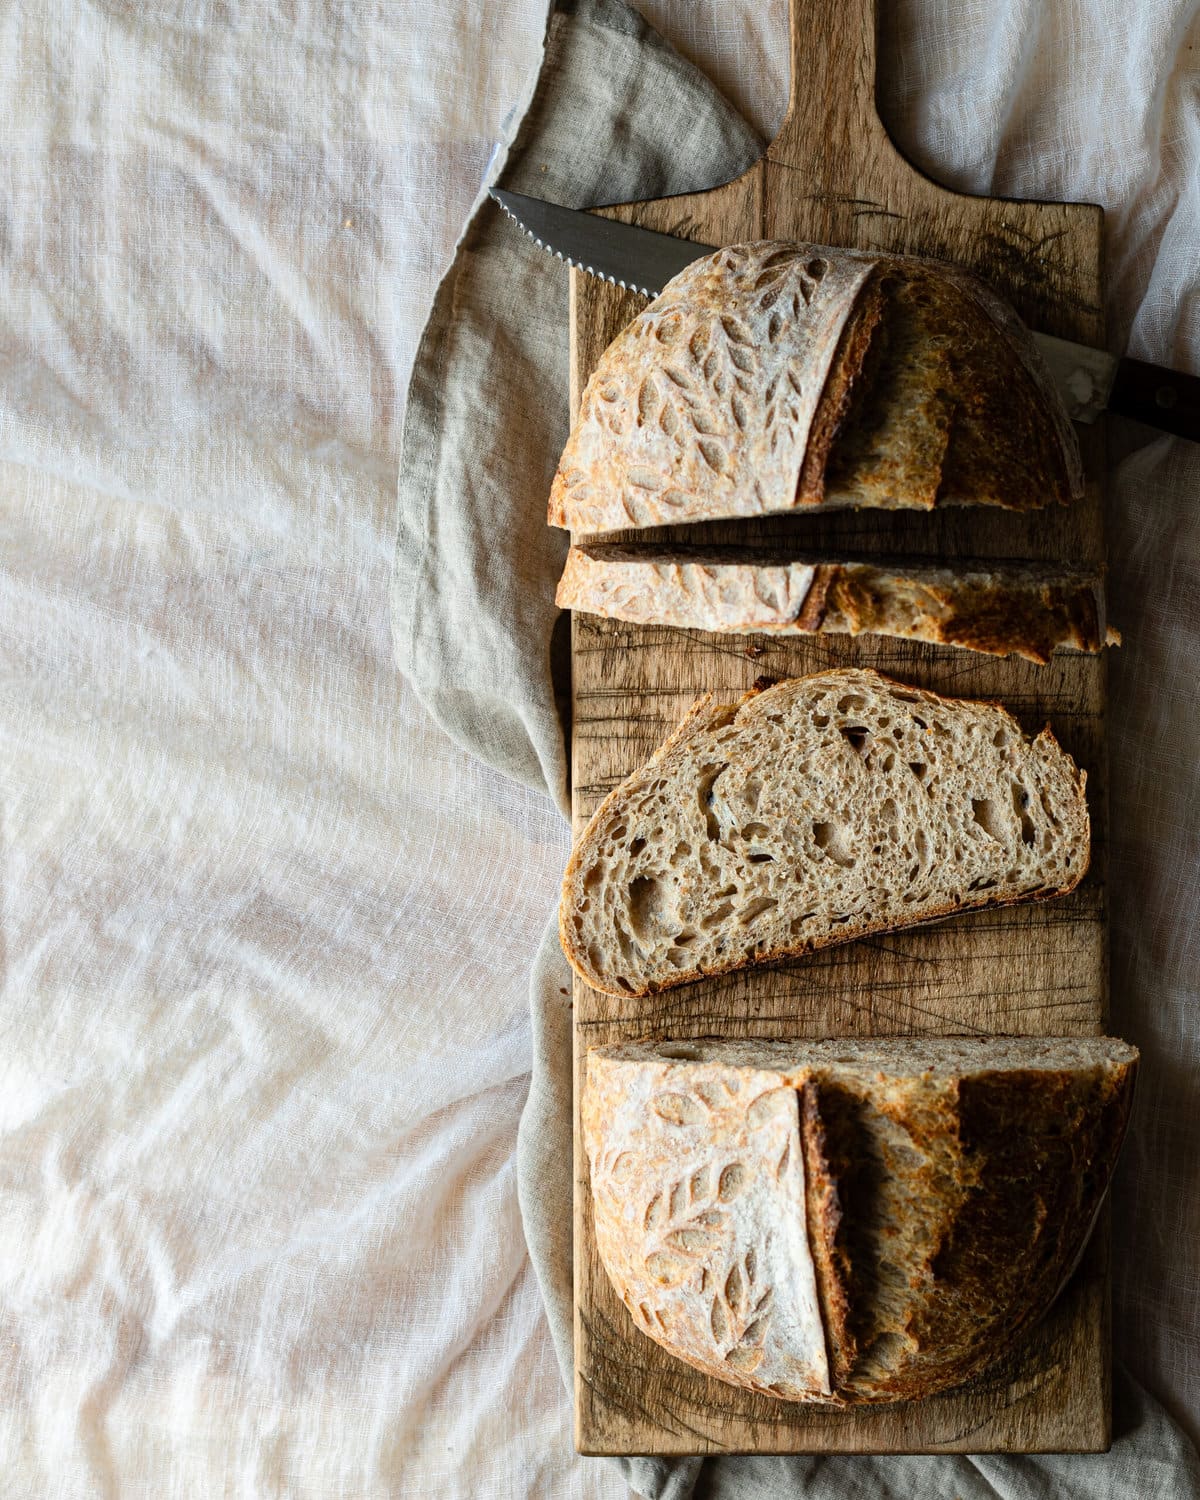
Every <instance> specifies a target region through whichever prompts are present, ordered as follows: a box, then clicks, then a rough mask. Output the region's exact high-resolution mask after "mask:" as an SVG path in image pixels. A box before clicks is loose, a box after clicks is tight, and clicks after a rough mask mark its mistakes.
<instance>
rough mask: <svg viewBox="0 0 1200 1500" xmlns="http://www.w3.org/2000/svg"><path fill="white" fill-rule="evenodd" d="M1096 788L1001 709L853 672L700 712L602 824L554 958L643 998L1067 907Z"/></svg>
mask: <svg viewBox="0 0 1200 1500" xmlns="http://www.w3.org/2000/svg"><path fill="white" fill-rule="evenodd" d="M1084 783H1085V776H1084V774H1083V772H1081V771H1080V770H1078V769H1077V767H1076V766H1075V763H1074V762H1073V761H1072V759H1071V757H1070V756H1069V755H1067V754H1066V753H1065V752H1064V751H1063V750H1061V749H1060V748H1059V746H1058V743H1057V741H1056V740H1055V738H1054V735H1053V733H1052V732H1051V730H1050V729H1049V728H1046V729H1044V730H1043V731H1042V733H1041V734H1039V735H1038V737H1037V738H1036V739H1035V740H1030V739H1028V738H1026V736H1025V735H1023V734H1022V732H1021V730H1020V728H1019V727H1018V725H1017V724H1016V723H1015V721H1014V720H1013V719H1012V717H1011V716H1010V715H1009V714H1008V713H1007V712H1006V711H1005V710H1004V709H1003V708H1001V707H1000V706H999V705H998V704H994V703H975V702H969V701H967V700H965V699H956V698H942V697H939V696H938V695H937V694H936V693H931V692H927V691H924V690H922V689H920V688H916V687H907V686H905V685H904V684H903V683H899V682H893V681H891V680H890V679H888V678H886V677H881V676H880V675H879V674H878V673H877V672H872V671H867V670H863V669H852V668H845V669H841V670H837V671H831V672H821V673H818V674H817V675H816V676H813V677H801V678H792V679H790V680H788V681H786V682H780V683H777V684H776V685H775V686H774V687H769V688H767V689H765V690H762V691H757V690H756V691H754V692H751V693H749V694H747V695H746V697H744V698H743V699H742V700H741V701H740V702H739V703H734V704H720V703H717V702H716V701H715V700H714V698H713V697H712V696H711V695H709V696H708V697H705V698H701V699H700V700H699V702H698V703H696V705H695V706H694V707H693V708H692V710H691V711H690V713H688V714H687V716H686V717H685V718H684V720H683V722H682V723H681V724H680V725H679V727H678V728H677V729H676V730H675V732H674V733H673V734H672V735H671V736H670V738H669V739H668V740H667V741H666V743H665V744H664V745H662V747H661V748H660V749H659V750H658V751H657V752H656V753H655V754H654V756H653V757H652V758H651V759H650V761H649V762H648V763H647V764H646V765H645V766H643V767H642V769H641V770H640V771H635V772H634V774H633V775H632V776H630V777H629V778H628V779H627V780H626V781H624V782H622V784H621V785H620V786H619V787H617V788H616V790H615V791H613V792H612V793H611V794H610V795H609V796H608V797H607V798H606V799H605V801H604V802H603V803H602V804H601V805H600V807H599V808H598V809H597V810H596V813H595V815H594V816H593V818H592V819H591V821H590V822H589V824H588V825H587V827H586V828H585V829H584V831H583V833H582V834H581V835H580V837H579V839H578V842H577V843H576V846H575V849H574V851H573V853H572V855H571V858H570V861H569V863H568V865H567V870H566V875H565V878H564V881H563V892H562V901H561V905H560V908H559V919H560V920H559V930H560V933H561V937H562V945H563V949H564V951H565V952H566V955H567V957H568V958H569V959H570V961H571V963H572V965H573V966H574V968H575V970H576V972H577V973H579V974H580V975H581V976H582V978H583V979H585V980H586V981H587V983H588V984H590V985H592V986H593V987H594V988H596V989H599V990H604V991H607V992H608V993H609V994H614V995H618V994H622V993H623V994H629V995H646V994H651V993H653V992H655V991H657V990H664V989H668V988H670V987H671V986H673V985H677V984H684V983H686V982H687V981H689V980H693V979H698V978H700V977H701V976H702V975H704V974H719V973H722V972H724V971H725V970H729V969H737V968H742V967H744V966H745V965H747V964H761V963H769V962H772V961H773V960H777V959H781V958H784V957H787V956H790V955H794V954H800V953H807V952H809V951H811V950H812V949H815V948H822V947H826V946H828V945H829V944H832V943H841V942H847V941H849V940H850V939H852V938H858V937H863V936H864V935H865V934H867V933H872V932H881V931H886V930H889V929H893V928H898V927H907V926H910V925H912V924H913V923H916V922H926V921H931V920H933V919H935V918H937V917H944V916H948V915H950V914H951V913H953V912H959V911H969V910H971V909H973V908H977V907H983V906H996V905H1003V904H1006V903H1009V902H1013V901H1026V900H1033V899H1035V898H1040V897H1047V896H1054V895H1058V894H1060V893H1062V892H1064V891H1069V890H1070V889H1071V888H1072V887H1073V886H1075V885H1076V884H1077V883H1078V882H1079V880H1080V879H1081V878H1082V876H1083V874H1084V872H1085V870H1086V869H1087V865H1088V858H1089V823H1088V813H1087V803H1086V800H1085V798H1084Z"/></svg>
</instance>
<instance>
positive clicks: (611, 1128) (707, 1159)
mask: <svg viewBox="0 0 1200 1500" xmlns="http://www.w3.org/2000/svg"><path fill="white" fill-rule="evenodd" d="M1137 1056H1138V1054H1137V1052H1136V1050H1135V1049H1134V1048H1133V1047H1130V1046H1127V1045H1126V1044H1125V1043H1124V1042H1120V1041H1116V1040H1113V1039H1112V1038H1108V1037H1087V1038H1036V1037H1005V1038H986V1039H979V1038H950V1039H928V1038H890V1039H885V1040H861V1039H852V1038H842V1039H839V1040H836V1041H818V1042H803V1041H797V1042H768V1041H764V1042H734V1041H713V1040H699V1041H688V1042H632V1043H625V1044H621V1045H618V1046H613V1047H604V1048H597V1049H593V1050H592V1051H590V1052H589V1054H588V1060H587V1081H586V1088H585V1092H584V1097H583V1101H582V1109H581V1119H582V1127H583V1135H584V1145H585V1148H586V1151H587V1156H588V1161H589V1164H590V1169H591V1190H592V1199H593V1207H594V1221H595V1230H596V1246H597V1250H598V1252H599V1255H600V1259H601V1261H602V1262H603V1265H604V1268H605V1270H606V1272H607V1273H608V1276H609V1278H610V1280H611V1281H612V1284H613V1286H614V1287H615V1289H616V1291H617V1294H618V1296H619V1297H620V1298H621V1300H622V1301H623V1302H624V1303H625V1306H626V1307H627V1308H628V1309H629V1311H630V1314H631V1315H632V1317H633V1320H634V1322H635V1323H636V1324H637V1326H638V1327H639V1328H640V1329H641V1330H642V1331H643V1332H644V1333H646V1334H648V1335H649V1336H650V1337H651V1338H652V1339H654V1340H655V1341H656V1342H658V1343H659V1344H661V1345H662V1346H663V1347H664V1348H666V1349H667V1350H669V1351H670V1352H671V1353H672V1354H674V1355H675V1356H677V1357H678V1358H679V1359H682V1360H685V1361H686V1362H687V1363H688V1364H690V1365H693V1366H695V1367H696V1368H697V1369H700V1370H703V1371H704V1372H705V1373H706V1374H709V1375H713V1376H715V1377H716V1378H717V1379H719V1380H724V1381H728V1382H729V1383H731V1384H734V1385H739V1386H743V1387H747V1388H749V1389H751V1390H757V1391H763V1392H765V1393H767V1394H769V1395H774V1396H779V1397H782V1398H784V1399H787V1400H793V1401H807V1402H824V1403H828V1404H833V1405H848V1404H854V1403H859V1402H888V1401H903V1400H911V1399H913V1398H916V1397H921V1396H928V1395H932V1394H934V1393H935V1392H937V1391H941V1390H945V1389H947V1388H948V1387H951V1386H954V1385H958V1384H960V1383H961V1382H963V1381H965V1380H969V1379H970V1378H971V1377H972V1376H974V1375H976V1374H978V1373H979V1372H981V1371H982V1370H984V1369H986V1368H987V1367H988V1366H989V1365H990V1364H992V1363H993V1362H994V1361H995V1360H997V1359H999V1358H1000V1357H1001V1356H1002V1355H1004V1354H1005V1353H1006V1352H1007V1351H1008V1350H1009V1349H1011V1348H1012V1346H1013V1345H1014V1344H1015V1343H1016V1341H1017V1340H1018V1339H1019V1338H1020V1336H1021V1335H1022V1334H1023V1333H1024V1331H1025V1330H1026V1329H1027V1328H1028V1327H1029V1326H1030V1325H1031V1324H1033V1323H1034V1322H1035V1321H1036V1320H1037V1319H1038V1318H1040V1317H1041V1316H1042V1314H1043V1313H1044V1312H1045V1311H1046V1309H1047V1308H1048V1307H1049V1306H1050V1304H1051V1302H1052V1301H1053V1300H1054V1298H1055V1297H1056V1296H1057V1294H1058V1292H1059V1291H1060V1290H1061V1288H1062V1286H1063V1285H1064V1283H1065V1282H1066V1280H1067V1278H1068V1277H1069V1275H1070V1273H1071V1271H1072V1270H1073V1269H1074V1267H1075V1265H1076V1263H1077V1262H1078V1259H1079V1256H1080V1255H1081V1253H1082V1251H1083V1249H1084V1246H1085V1244H1086V1242H1087V1238H1088V1235H1089V1234H1090V1232H1091V1229H1092V1226H1093V1224H1094V1222H1095V1219H1096V1215H1097V1213H1098V1211H1099V1208H1100V1204H1101V1201H1102V1199H1103V1197H1104V1194H1105V1192H1106V1190H1107V1188H1108V1184H1109V1180H1110V1178H1111V1176H1112V1172H1113V1167H1114V1165H1115V1163H1116V1158H1117V1153H1118V1150H1119V1148H1120V1144H1121V1140H1122V1137H1123V1135H1124V1132H1125V1126H1126V1123H1127V1120H1128V1117H1129V1110H1130V1104H1131V1100H1132V1093H1133V1083H1134V1077H1135V1073H1136V1067H1137Z"/></svg>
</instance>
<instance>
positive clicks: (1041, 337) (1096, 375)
mask: <svg viewBox="0 0 1200 1500" xmlns="http://www.w3.org/2000/svg"><path fill="white" fill-rule="evenodd" d="M491 195H492V197H493V198H494V199H495V200H496V202H497V203H498V204H499V205H500V207H501V208H502V209H503V210H504V211H505V213H507V214H508V215H509V217H510V218H512V219H514V220H515V221H516V223H517V224H518V225H519V226H520V227H521V228H522V229H523V230H524V231H525V233H526V234H528V235H530V236H531V237H532V238H533V239H534V240H535V241H536V242H537V243H538V245H540V246H541V247H542V249H543V250H548V251H549V252H550V253H551V254H552V255H557V256H558V258H559V259H560V260H565V261H566V262H567V263H568V265H572V266H576V267H578V268H579V269H580V270H582V271H586V272H587V273H588V274H589V275H590V276H599V277H601V278H602V279H603V280H605V281H611V282H613V283H614V285H616V286H622V287H627V288H628V289H629V290H630V291H635V292H640V293H641V294H642V295H643V296H645V297H657V296H658V294H659V292H661V291H662V289H663V287H664V286H666V284H667V282H668V281H670V279H671V277H672V276H675V275H677V274H678V273H679V272H680V271H682V270H683V268H684V266H687V265H690V264H691V263H692V261H694V260H699V259H700V258H701V256H704V255H711V254H713V252H714V251H715V250H716V249H717V246H715V245H701V244H699V243H698V242H697V241H695V240H683V239H679V238H677V236H675V235H673V234H658V233H656V232H655V231H654V230H650V229H639V228H638V227H637V226H636V225H634V224H622V223H620V222H618V221H617V220H615V219H601V218H598V217H597V216H596V215H595V214H591V213H586V212H584V211H582V210H580V209H574V208H562V207H560V205H558V204H557V203H547V202H546V201H545V200H544V199H542V198H530V197H527V196H526V195H525V194H523V193H510V192H508V191H507V190H506V189H503V188H492V189H491ZM1033 337H1034V340H1035V342H1036V343H1037V346H1038V348H1039V349H1040V350H1041V354H1042V358H1043V359H1044V360H1045V361H1046V364H1047V366H1048V367H1049V370H1050V373H1051V375H1052V376H1053V377H1054V382H1055V384H1056V385H1057V386H1058V389H1059V392H1060V393H1061V395H1062V398H1063V402H1064V403H1065V405H1066V408H1067V411H1068V412H1069V413H1070V415H1071V417H1072V418H1073V419H1074V420H1075V421H1076V422H1094V421H1095V420H1096V418H1097V417H1098V416H1099V415H1100V413H1101V412H1102V411H1105V410H1107V411H1112V412H1116V413H1118V414H1119V415H1120V416H1123V417H1132V418H1133V419H1134V420H1135V421H1138V422H1145V423H1147V424H1148V425H1149V426H1151V427H1158V428H1160V429H1161V430H1162V431H1163V432H1171V433H1174V434H1175V435H1176V436H1177V437H1184V438H1190V439H1191V440H1192V441H1193V442H1200V377H1197V376H1195V375H1184V374H1181V373H1180V372H1179V371H1177V370H1168V369H1165V368H1163V367H1162V366H1161V365H1151V364H1146V363H1145V362H1144V361H1143V360H1140V359H1128V358H1125V359H1118V358H1117V357H1116V355H1113V354H1108V353H1106V351H1105V350H1103V349H1092V348H1089V346H1088V345H1086V344H1076V343H1072V342H1071V340H1070V339H1060V338H1055V337H1054V336H1053V335H1051V334H1048V333H1034V335H1033Z"/></svg>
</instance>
